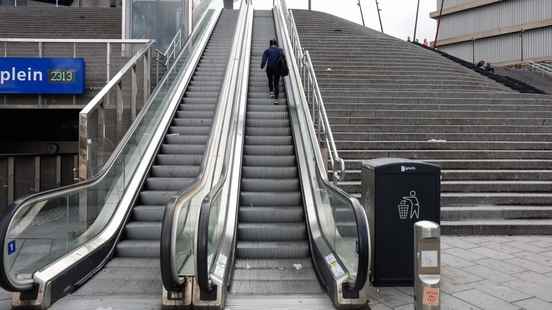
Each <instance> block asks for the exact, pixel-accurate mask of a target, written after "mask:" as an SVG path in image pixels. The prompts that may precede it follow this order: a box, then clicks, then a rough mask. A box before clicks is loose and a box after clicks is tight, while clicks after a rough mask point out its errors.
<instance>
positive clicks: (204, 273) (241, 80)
mask: <svg viewBox="0 0 552 310" xmlns="http://www.w3.org/2000/svg"><path fill="white" fill-rule="evenodd" d="M244 4H245V6H244V7H242V8H243V9H245V10H246V11H247V10H250V11H249V14H250V15H249V19H251V21H250V22H249V23H248V18H246V19H245V20H244V23H245V26H244V28H243V30H242V31H241V32H240V35H241V39H240V41H241V42H242V47H241V48H240V51H241V56H240V62H239V67H240V68H242V71H241V73H240V74H239V76H238V79H237V80H238V84H237V87H236V88H237V89H239V90H238V91H236V94H235V95H236V96H235V99H234V109H235V110H234V111H235V113H233V114H235V116H234V117H235V119H233V121H232V125H233V127H232V129H231V130H230V134H231V135H232V136H233V138H234V139H229V140H228V146H227V148H226V150H227V151H226V154H225V158H224V167H225V169H224V172H223V175H222V177H221V178H220V180H219V182H218V183H217V184H216V185H215V186H214V187H213V189H212V190H211V192H210V193H209V195H208V196H207V198H206V199H205V201H204V203H203V204H202V206H201V211H200V216H199V218H200V220H199V223H198V229H197V231H198V241H197V244H196V266H197V273H196V276H197V280H198V285H199V287H200V289H201V290H203V291H205V292H208V293H210V292H211V291H212V289H213V286H212V283H211V282H212V281H211V277H210V272H209V267H210V266H209V259H208V255H209V250H208V236H209V218H210V215H211V212H210V211H211V207H212V205H211V202H212V198H214V197H216V196H217V195H219V194H220V192H221V191H223V190H224V189H225V187H227V186H229V182H230V179H229V178H230V176H231V174H232V173H233V172H234V171H233V170H232V167H231V166H230V165H231V164H232V162H233V161H232V159H234V158H236V156H240V158H241V154H239V155H238V154H236V152H235V151H233V148H234V147H235V144H236V143H238V142H237V136H238V134H239V125H240V121H239V117H240V115H239V113H240V111H241V109H242V105H243V104H245V102H246V101H247V86H248V85H247V83H248V71H249V65H246V64H245V63H244V62H245V61H249V60H248V58H249V57H248V56H249V55H250V53H247V51H246V49H247V48H250V47H251V38H250V37H249V38H248V37H245V36H246V34H247V33H248V32H251V27H252V18H253V11H252V9H253V6H252V5H253V4H252V1H251V0H245V1H243V2H242V5H244ZM244 87H245V90H244ZM229 220H234V221H235V218H234V219H230V218H226V220H225V222H227V221H229ZM217 224H225V223H217ZM224 226H225V227H226V225H224ZM220 245H221V244H219V247H218V248H217V249H216V254H214V255H213V260H212V262H211V264H213V263H214V262H215V261H216V258H217V257H218V256H219V254H220V252H221V246H220Z"/></svg>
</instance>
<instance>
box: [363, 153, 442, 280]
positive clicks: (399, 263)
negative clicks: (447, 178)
mask: <svg viewBox="0 0 552 310" xmlns="http://www.w3.org/2000/svg"><path fill="white" fill-rule="evenodd" d="M440 195H441V168H440V167H439V166H437V165H434V164H430V163H426V162H422V161H415V160H409V159H403V158H379V159H374V160H370V161H365V162H363V164H362V198H361V200H362V204H363V205H364V207H365V208H366V213H367V216H368V221H369V223H370V227H371V228H372V232H373V233H372V240H371V241H372V251H373V252H372V257H373V260H372V261H373V265H372V273H371V275H372V277H371V281H372V284H373V285H374V286H413V284H414V275H413V269H414V254H413V253H414V245H413V242H412V240H413V237H414V223H416V222H418V221H422V220H428V221H433V222H435V223H438V224H439V223H440V205H441V200H440Z"/></svg>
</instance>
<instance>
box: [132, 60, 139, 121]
mask: <svg viewBox="0 0 552 310" xmlns="http://www.w3.org/2000/svg"><path fill="white" fill-rule="evenodd" d="M130 75H131V81H130V119H131V121H132V122H134V120H135V119H136V114H137V111H136V99H137V97H138V81H137V78H136V65H134V66H132V69H131V72H130ZM132 122H131V123H132Z"/></svg>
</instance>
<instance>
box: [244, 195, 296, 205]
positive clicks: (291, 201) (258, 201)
mask: <svg viewBox="0 0 552 310" xmlns="http://www.w3.org/2000/svg"><path fill="white" fill-rule="evenodd" d="M301 203H302V201H301V193H299V192H290V193H286V192H283V193H270V192H268V193H267V192H241V193H240V204H241V205H244V206H252V207H257V206H275V205H279V206H297V205H300V204H301Z"/></svg>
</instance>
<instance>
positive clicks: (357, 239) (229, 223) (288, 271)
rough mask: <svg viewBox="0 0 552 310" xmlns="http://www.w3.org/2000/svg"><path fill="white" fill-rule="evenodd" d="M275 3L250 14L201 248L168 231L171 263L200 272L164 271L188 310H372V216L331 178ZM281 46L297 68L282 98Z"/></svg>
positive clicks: (205, 204)
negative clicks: (274, 91) (268, 65)
mask: <svg viewBox="0 0 552 310" xmlns="http://www.w3.org/2000/svg"><path fill="white" fill-rule="evenodd" d="M274 3H275V8H274V10H273V11H254V12H253V10H251V13H250V14H249V15H248V18H249V19H248V22H247V24H246V25H247V26H246V27H245V28H246V30H245V34H244V38H245V39H244V40H243V41H244V43H243V46H242V54H241V56H240V60H239V61H240V65H239V67H240V68H243V71H242V72H241V74H239V78H238V82H237V83H238V89H239V91H238V93H239V96H237V97H236V99H235V100H236V101H237V102H236V103H235V105H237V106H238V107H239V108H238V112H237V113H236V114H235V116H234V120H233V121H232V124H234V125H235V126H233V127H232V129H231V131H232V134H231V136H233V139H231V140H229V143H231V146H229V147H227V149H228V150H230V151H228V152H227V153H226V156H225V158H224V167H225V172H224V174H223V175H222V177H221V181H220V182H219V183H218V185H217V186H215V187H214V190H212V191H211V192H210V193H209V194H208V195H207V196H206V197H207V198H206V199H204V200H203V201H202V203H201V207H200V212H199V219H198V221H197V223H190V222H186V226H185V227H186V230H188V231H194V237H195V238H196V239H195V240H196V241H195V242H194V243H185V242H184V241H185V240H189V238H188V239H186V238H183V237H179V235H180V234H179V233H178V231H179V229H178V225H179V224H178V223H179V220H178V219H177V218H175V219H173V220H172V221H171V222H172V223H173V225H174V227H175V228H174V229H173V231H176V232H177V233H176V234H174V235H172V236H171V235H169V234H167V238H166V240H164V242H163V244H162V247H161V253H162V254H161V256H162V257H163V256H165V257H167V258H168V257H171V260H172V261H174V262H179V261H184V260H186V261H187V262H189V266H188V271H187V272H179V271H178V270H180V267H179V266H180V264H175V266H177V268H174V267H173V268H172V270H171V269H170V268H167V266H170V264H162V269H163V272H162V274H163V282H164V283H165V287H167V288H170V290H171V291H172V292H173V293H175V294H177V293H178V292H181V291H186V292H187V293H185V294H183V295H182V296H181V297H182V300H183V304H185V305H189V306H193V307H208V308H209V309H223V308H225V307H226V308H227V309H260V308H263V307H266V306H269V307H272V308H274V309H332V308H334V307H337V308H340V309H341V308H361V307H365V306H366V305H367V304H368V302H369V300H368V294H367V292H368V290H367V288H368V284H367V279H368V277H369V268H370V267H369V266H370V265H371V257H370V255H371V246H370V232H369V227H368V220H367V217H366V213H365V212H364V210H363V208H362V206H361V205H360V203H359V202H358V200H356V199H354V198H353V197H351V196H350V195H348V194H347V193H345V192H343V191H342V190H341V189H339V188H338V187H337V186H335V185H334V184H333V183H331V182H330V181H329V180H328V173H327V170H326V167H325V163H324V159H323V158H324V157H323V156H322V151H321V145H323V143H320V142H319V141H322V140H319V134H318V133H317V132H315V129H314V126H313V119H312V118H311V114H310V110H309V109H310V107H309V105H308V103H307V100H306V96H307V94H305V90H304V89H303V86H302V85H303V84H302V83H303V82H302V81H301V79H300V69H301V68H299V67H298V65H297V61H296V60H295V54H294V51H293V47H292V46H291V40H290V35H289V31H288V27H289V26H288V25H290V24H291V23H290V20H289V19H287V17H286V13H285V12H287V9H285V8H284V6H285V3H283V1H281V0H276V1H274ZM273 38H277V39H278V41H279V42H280V47H282V48H283V49H284V51H285V56H286V60H287V63H288V67H289V71H290V74H289V77H286V78H285V79H282V81H281V93H280V95H281V97H280V98H279V99H278V100H275V99H273V98H271V97H270V94H269V91H268V87H267V85H266V84H267V79H266V73H265V71H263V70H261V69H260V62H261V57H262V52H263V51H264V50H265V49H266V48H267V47H268V42H269V40H270V39H273ZM311 82H312V81H311ZM318 121H320V120H318ZM180 222H182V221H180ZM163 227H164V228H165V227H167V225H163ZM175 248H177V249H179V250H178V251H175V250H174V249H175ZM182 253H183V254H182ZM189 258H193V259H191V260H190V259H189ZM179 279H180V280H179ZM173 296H176V295H173ZM328 297H329V298H328Z"/></svg>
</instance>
